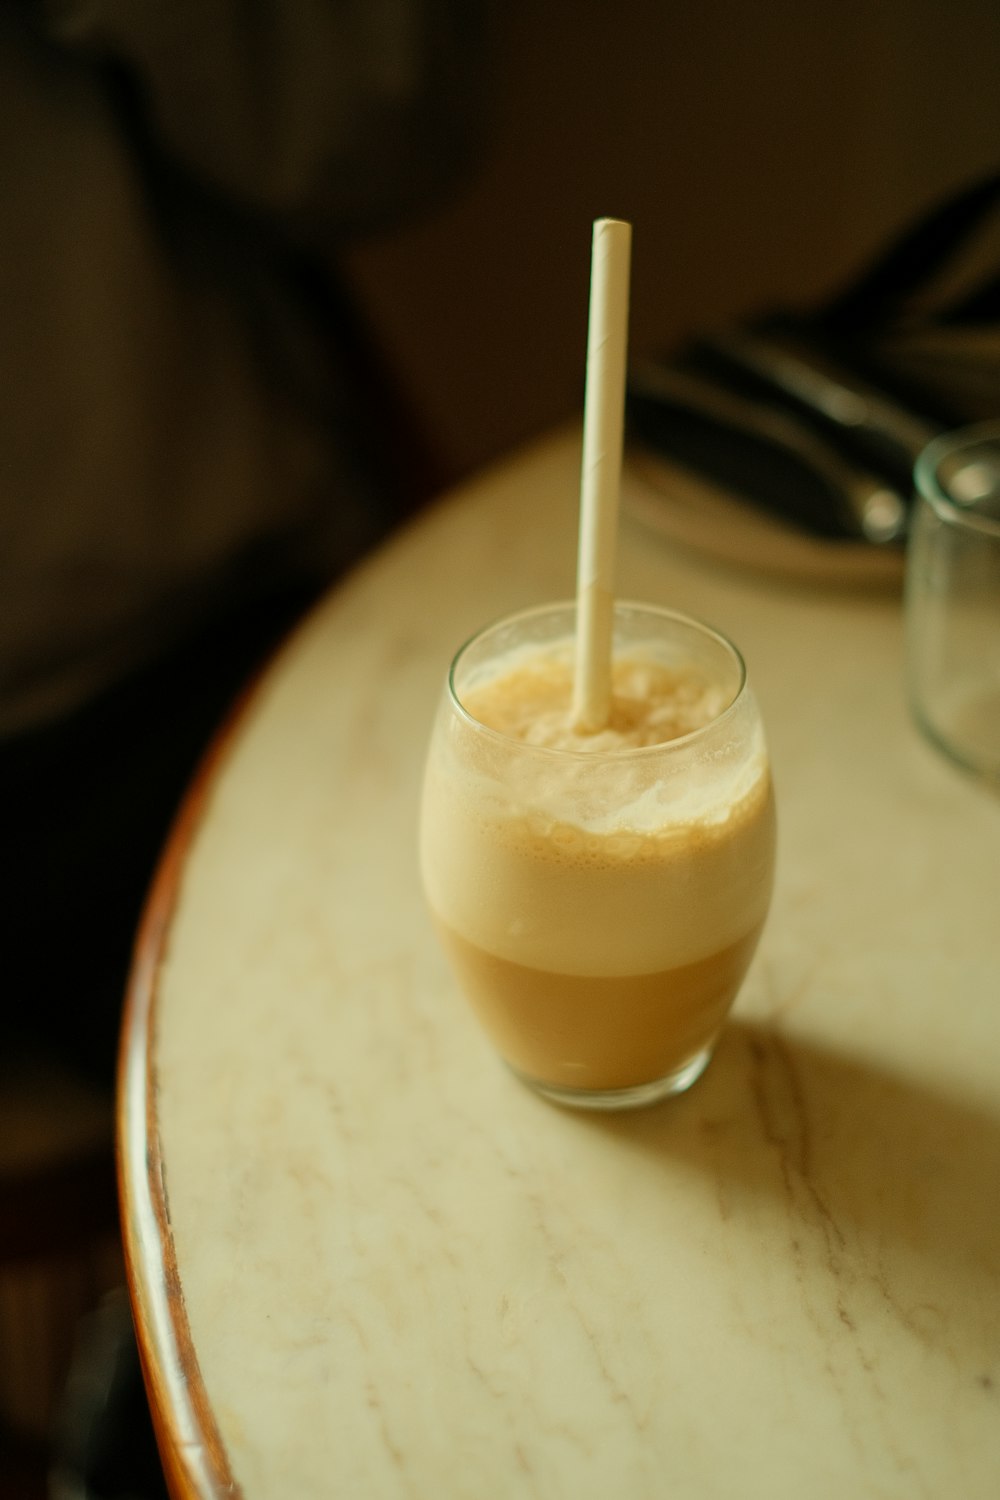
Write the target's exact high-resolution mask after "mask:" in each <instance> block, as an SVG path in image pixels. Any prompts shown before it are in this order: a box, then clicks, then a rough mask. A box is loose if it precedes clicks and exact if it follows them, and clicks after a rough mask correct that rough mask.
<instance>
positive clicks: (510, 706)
mask: <svg viewBox="0 0 1000 1500" xmlns="http://www.w3.org/2000/svg"><path fill="white" fill-rule="evenodd" d="M611 690H612V698H611V713H610V715H609V722H608V725H607V728H606V729H603V730H600V731H599V732H598V733H596V734H582V733H580V732H579V731H578V730H577V729H576V728H575V726H574V725H573V722H572V714H571V708H572V698H573V660H572V656H571V654H570V652H569V650H568V648H567V646H566V645H565V644H564V645H563V646H562V647H561V648H560V649H557V650H555V651H551V650H550V651H546V652H544V653H539V652H537V651H535V652H532V653H523V652H522V653H519V654H518V657H516V658H515V659H514V660H512V661H510V662H509V664H508V665H506V666H505V667H504V669H503V670H502V672H501V673H500V675H498V676H493V677H490V678H487V679H486V680H485V681H481V682H478V683H474V684H472V685H471V686H470V687H469V688H467V689H466V691H465V692H464V693H463V695H462V702H463V705H464V707H465V708H466V709H467V710H468V712H469V713H470V714H471V715H472V717H473V718H474V719H477V720H478V721H479V723H480V724H486V725H487V726H488V727H489V728H490V729H495V730H497V732H498V733H500V734H505V735H507V736H509V737H510V738H511V739H515V740H521V741H522V742H523V743H524V744H526V745H538V746H542V747H545V748H547V749H559V750H581V751H589V752H590V753H591V754H595V753H604V754H607V753H609V752H614V751H618V750H637V749H642V748H644V747H646V746H648V745H662V744H665V743H666V742H667V741H669V740H674V739H679V738H680V737H681V736H683V735H687V734H692V733H694V731H695V730H698V729H701V728H703V727H704V725H706V724H709V723H711V721H712V720H713V719H717V718H718V716H719V714H720V713H721V712H722V710H723V709H724V708H725V707H726V706H727V704H726V701H725V696H724V693H723V691H722V689H721V688H720V687H719V686H718V684H716V683H713V682H711V681H710V680H709V679H708V678H706V677H704V676H703V675H701V674H700V673H698V672H697V671H695V670H693V669H690V668H688V669H686V670H679V669H678V668H676V667H670V666H667V665H665V664H664V663H662V662H657V661H653V660H650V659H649V658H648V657H643V656H638V655H633V654H629V655H627V656H623V657H620V658H618V659H616V660H615V661H614V662H613V663H612V671H611Z"/></svg>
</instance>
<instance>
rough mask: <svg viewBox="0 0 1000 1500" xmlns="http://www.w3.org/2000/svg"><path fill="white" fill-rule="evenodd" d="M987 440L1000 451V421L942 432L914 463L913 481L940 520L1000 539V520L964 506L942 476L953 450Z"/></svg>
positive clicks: (999, 455) (999, 457) (999, 456)
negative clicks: (944, 466)
mask: <svg viewBox="0 0 1000 1500" xmlns="http://www.w3.org/2000/svg"><path fill="white" fill-rule="evenodd" d="M986 442H995V443H996V444H997V447H998V450H1000V421H995V422H977V423H974V424H973V425H972V426H970V427H959V428H957V429H956V430H955V431H953V432H943V433H940V434H939V436H938V437H936V438H932V439H931V441H930V442H929V443H928V444H927V446H926V447H925V448H924V449H922V450H921V452H920V453H919V454H918V455H917V461H916V463H915V464H914V466H913V482H914V485H915V486H916V489H917V491H918V493H919V494H920V496H921V498H922V499H924V500H926V501H927V504H928V505H929V506H930V507H931V509H932V510H933V511H934V513H935V515H936V516H937V517H938V519H939V520H941V521H943V522H944V523H945V524H946V525H948V526H956V527H963V528H965V529H967V530H969V531H978V532H980V533H981V534H982V535H983V536H988V537H993V538H995V539H997V540H1000V520H998V519H997V518H996V517H994V516H986V515H983V514H982V512H981V511H978V510H976V509H975V506H974V505H962V504H961V503H960V502H959V501H957V500H955V499H953V497H952V496H951V495H950V494H949V493H948V491H947V490H946V489H945V488H944V487H943V485H942V484H941V482H940V479H939V477H938V476H939V473H940V468H941V464H942V463H943V461H944V459H945V458H946V457H947V456H948V455H949V454H950V453H957V452H958V451H959V450H960V449H962V448H971V447H974V446H975V445H976V444H977V443H986ZM998 459H1000V453H998Z"/></svg>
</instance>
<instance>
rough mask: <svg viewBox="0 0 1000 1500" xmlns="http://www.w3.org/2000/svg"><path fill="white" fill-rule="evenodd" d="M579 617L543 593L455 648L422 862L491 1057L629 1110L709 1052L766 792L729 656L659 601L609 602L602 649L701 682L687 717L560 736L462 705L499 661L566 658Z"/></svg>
mask: <svg viewBox="0 0 1000 1500" xmlns="http://www.w3.org/2000/svg"><path fill="white" fill-rule="evenodd" d="M575 615H576V612H575V605H574V604H572V603H556V604H550V605H543V606H541V607H539V608H536V609H531V610H528V611H525V612H523V613H520V614H517V615H514V616H511V617H509V618H507V619H504V620H501V621H499V622H498V623H497V624H494V625H491V626H489V627H487V628H486V629H485V630H483V631H482V632H480V633H479V634H478V635H476V636H474V637H473V638H472V639H471V640H470V641H469V642H468V643H467V644H466V645H464V646H463V647H462V648H461V650H460V651H459V652H458V654H457V656H456V657H455V659H454V662H453V663H452V667H451V671H450V673H449V674H448V679H447V683H446V686H445V689H444V693H443V696H442V700H441V704H440V707H439V710H438V714H437V719H436V722H435V726H434V729H433V733H432V737H431V744H430V749H429V753H428V758H427V766H426V773H425V781H424V792H423V800H422V809H421V833H420V843H421V868H422V875H423V882H424V890H425V894H426V897H427V901H428V905H429V908H430V912H431V915H432V917H433V920H434V923H435V926H436V928H437V930H438V933H439V936H440V938H441V941H442V943H443V945H444V948H445V951H446V953H447V955H448V957H449V959H450V961H451V965H452V967H453V970H454V973H455V975H456V977H457V979H458V981H459V984H460V987H461V988H462V989H463V990H464V991H465V994H466V996H467V998H468V1000H469V1001H470V1002H471V1004H472V1007H473V1009H474V1011H475V1012H476V1014H477V1015H478V1017H479V1020H480V1021H481V1023H482V1025H483V1027H484V1028H485V1030H486V1032H487V1033H488V1035H489V1036H490V1038H491V1039H492V1041H493V1044H494V1046H495V1047H496V1049H497V1051H498V1052H499V1053H500V1055H501V1057H502V1058H503V1059H504V1060H505V1061H506V1062H507V1063H508V1064H509V1066H510V1067H511V1068H512V1069H513V1070H514V1072H515V1073H516V1074H517V1075H518V1076H519V1077H520V1078H521V1079H522V1080H524V1081H525V1082H527V1083H528V1084H530V1085H532V1086H533V1087H534V1088H535V1089H537V1090H539V1091H540V1092H541V1093H543V1094H545V1095H547V1096H548V1097H550V1098H552V1099H555V1100H557V1101H559V1102H561V1103H565V1104H571V1105H578V1106H581V1107H589V1108H598V1109H615V1108H626V1107H632V1106H635V1105H641V1104H647V1103H651V1102H653V1101H654V1100H657V1099H660V1098H663V1097H665V1096H667V1095H669V1094H674V1093H678V1092H680V1091H681V1090H683V1089H686V1088H688V1087H689V1086H690V1085H691V1084H692V1083H693V1082H694V1081H695V1079H696V1078H697V1077H698V1076H699V1075H700V1073H701V1072H702V1071H703V1069H704V1068H705V1066H706V1065H707V1063H708V1061H709V1059H710V1057H711V1054H712V1049H713V1047H714V1044H715V1040H716V1037H717V1035H718V1033H719V1030H720V1028H721V1027H722V1025H723V1022H724V1020H725V1018H726V1015H727V1014H728V1012H729V1009H730V1007H731V1006H732V1004H733V1001H734V999H735V997H736V994H737V991H738V989H739V987H740V984H741V982H742V980H743V977H744V974H745V972H746V969H747V966H748V964H749V962H750V959H751V957H752V955H753V952H754V949H755V947H756V944H757V939H758V935H759V933H760V930H761V927H762V925H763V922H764V918H765V915H766V912H767V908H768V904H769V901H770V895H771V885H772V877H773V866H774V842H775V831H774V803H773V797H772V792H771V780H770V772H769V767H768V758H767V750H766V745H765V740H764V733H763V728H762V724H761V719H760V714H759V711H758V708H757V704H756V701H755V699H754V696H753V694H752V692H751V690H750V687H749V684H748V682H747V675H746V670H745V667H744V664H743V660H742V658H741V656H740V654H739V652H738V651H737V650H736V648H735V646H733V645H732V644H731V643H730V642H729V641H728V640H726V639H725V638H724V637H723V636H722V635H720V634H719V633H718V632H717V631H715V630H713V629H711V628H710V627H709V626H707V625H704V624H701V623H700V622H698V621H696V620H693V619H689V618H687V617H685V616H683V615H680V614H677V613H674V612H672V611H670V610H666V609H660V608H657V607H655V606H652V605H643V604H631V603H624V602H620V603H618V604H616V606H615V611H614V640H613V657H614V659H615V661H616V662H630V663H634V662H639V663H647V664H648V663H651V664H654V665H655V667H656V668H657V669H660V668H663V669H666V670H667V672H669V673H673V674H675V675H677V676H679V678H680V679H681V680H682V682H683V683H687V684H688V688H691V685H692V684H695V685H696V686H697V690H698V691H702V690H703V691H704V692H707V693H708V694H709V695H710V696H711V698H712V700H713V702H712V707H711V710H710V718H709V720H708V722H702V723H701V725H700V727H697V728H694V729H691V730H690V731H689V732H682V733H680V734H679V735H678V736H677V737H675V738H672V739H669V740H667V741H666V742H664V743H659V744H648V745H642V746H638V747H631V748H622V747H621V745H620V743H617V744H616V743H615V741H614V738H613V736H612V737H610V738H609V737H608V736H606V735H605V736H597V737H596V738H595V739H594V740H593V742H592V743H591V744H590V745H589V746H588V747H586V748H585V747H583V745H582V742H581V743H580V745H579V746H578V745H577V744H576V743H571V744H569V745H568V746H561V747H552V746H551V745H540V744H532V743H529V742H527V741H526V740H525V739H523V738H514V737H511V736H509V735H507V734H506V733H503V732H500V731H498V730H497V729H494V728H490V727H488V726H487V725H486V724H484V723H482V722H480V721H479V720H478V719H477V718H475V717H474V715H473V713H472V712H470V710H469V707H468V699H469V698H470V697H473V698H474V696H475V692H476V690H477V689H478V688H480V687H481V685H482V684H483V683H484V682H488V681H489V680H490V679H491V678H498V677H499V676H500V675H501V674H502V673H503V672H504V671H505V670H508V669H509V668H511V667H512V666H516V665H517V664H524V663H526V662H530V661H532V660H535V661H542V662H544V663H547V664H549V665H550V666H551V665H553V664H554V665H555V667H557V668H558V667H560V666H561V667H562V668H565V669H566V670H567V671H571V663H572V657H573V649H574V635H575ZM682 727H683V726H682Z"/></svg>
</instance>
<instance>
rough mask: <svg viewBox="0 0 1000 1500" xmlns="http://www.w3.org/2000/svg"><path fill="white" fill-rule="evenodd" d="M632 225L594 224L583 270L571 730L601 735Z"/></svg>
mask: <svg viewBox="0 0 1000 1500" xmlns="http://www.w3.org/2000/svg"><path fill="white" fill-rule="evenodd" d="M631 248H632V226H631V225H630V224H627V223H625V222H624V221H623V220H621V219H598V220H597V221H596V223H595V224H594V242H593V251H592V257H591V266H590V322H589V328H588V333H587V383H586V396H585V400H584V411H583V466H582V473H581V479H580V543H579V556H578V561H577V581H576V600H577V617H576V669H575V677H574V683H573V724H574V727H575V728H576V729H578V730H580V731H581V732H582V733H585V734H593V733H595V732H596V731H597V730H600V729H603V728H604V727H605V726H606V724H607V722H608V717H609V715H610V712H611V627H612V619H613V612H614V597H615V578H614V574H615V550H616V545H617V540H618V492H619V488H620V484H621V467H622V432H623V427H624V419H625V361H626V351H627V345H628V289H629V258H630V253H631Z"/></svg>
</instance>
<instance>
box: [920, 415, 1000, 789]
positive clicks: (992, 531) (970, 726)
mask: <svg viewBox="0 0 1000 1500" xmlns="http://www.w3.org/2000/svg"><path fill="white" fill-rule="evenodd" d="M914 482H915V497H914V513H913V518H912V523H911V532H910V540H909V545H908V551H907V564H906V597H905V616H906V674H907V685H908V693H909V700H910V705H911V708H912V711H913V714H914V716H915V718H916V721H917V723H918V724H919V725H920V727H921V728H922V730H923V731H924V733H925V734H926V735H927V736H928V738H929V739H930V740H931V741H932V742H933V743H934V744H935V745H937V746H938V747H939V748H940V749H942V750H943V751H944V752H945V754H946V755H948V756H949V757H950V758H951V759H952V760H953V761H955V762H956V763H957V764H958V765H960V766H962V767H964V768H965V769H966V770H969V771H972V772H975V773H976V774H978V775H979V776H982V777H984V778H985V779H987V780H989V781H992V782H996V783H1000V422H997V423H987V424H982V425H980V426H976V427H968V428H964V429H962V430H961V431H959V432H956V433H950V434H947V435H945V436H943V437H939V438H936V439H935V440H934V441H933V442H932V443H930V444H929V445H928V447H927V448H925V450H924V452H923V453H922V454H921V455H920V458H919V459H918V461H917V464H916V468H915V470H914Z"/></svg>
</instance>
